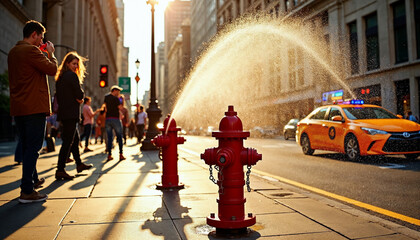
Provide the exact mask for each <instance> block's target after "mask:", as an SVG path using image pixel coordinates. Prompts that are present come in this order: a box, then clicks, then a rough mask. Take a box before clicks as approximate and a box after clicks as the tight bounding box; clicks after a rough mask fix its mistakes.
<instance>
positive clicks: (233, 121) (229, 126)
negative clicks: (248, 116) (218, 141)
mask: <svg viewBox="0 0 420 240" xmlns="http://www.w3.org/2000/svg"><path fill="white" fill-rule="evenodd" d="M242 130H243V127H242V121H241V119H240V118H239V117H238V116H237V113H236V112H235V111H234V110H233V106H229V108H228V111H227V112H225V116H224V117H223V118H222V120H221V121H220V124H219V131H218V132H213V137H216V138H217V137H243V138H246V137H249V132H243V131H242ZM226 134H227V135H226Z"/></svg>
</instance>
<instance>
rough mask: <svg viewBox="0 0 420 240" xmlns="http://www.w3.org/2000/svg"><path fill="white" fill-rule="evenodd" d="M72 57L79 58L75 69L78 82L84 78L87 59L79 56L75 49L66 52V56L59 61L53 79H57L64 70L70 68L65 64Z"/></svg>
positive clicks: (81, 81)
mask: <svg viewBox="0 0 420 240" xmlns="http://www.w3.org/2000/svg"><path fill="white" fill-rule="evenodd" d="M74 59H77V60H79V67H78V68H77V69H76V75H77V77H78V78H79V82H80V84H82V83H83V79H84V78H85V75H86V67H85V62H86V61H87V59H86V58H84V57H82V56H80V55H79V54H77V52H75V51H73V52H69V53H67V54H66V56H64V59H63V61H62V62H61V64H60V66H59V67H58V70H57V74H56V75H55V81H58V80H59V79H60V77H61V75H63V73H64V72H66V71H68V70H70V69H69V67H68V66H67V64H69V63H70V62H71V61H73V60H74Z"/></svg>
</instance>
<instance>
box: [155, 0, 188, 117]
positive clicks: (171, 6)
mask: <svg viewBox="0 0 420 240" xmlns="http://www.w3.org/2000/svg"><path fill="white" fill-rule="evenodd" d="M164 15H165V56H166V71H165V73H166V75H165V80H164V82H165V85H167V90H166V91H167V97H166V98H165V102H164V103H163V105H161V108H162V109H165V110H167V111H169V112H172V110H173V109H172V107H173V104H174V103H175V100H176V97H177V96H176V94H177V93H178V92H179V91H180V90H181V89H179V87H180V84H179V83H178V82H179V81H180V80H179V78H180V76H179V75H177V76H176V77H175V75H173V74H174V73H176V74H181V70H180V69H181V67H179V66H178V67H176V66H177V65H181V64H182V60H181V59H182V57H179V61H181V62H180V63H177V64H175V63H173V64H171V63H170V59H169V58H170V56H169V55H170V54H171V49H172V47H173V46H180V45H179V44H178V43H177V41H179V34H180V33H181V31H182V28H181V27H182V24H183V22H184V20H185V19H190V16H191V1H189V0H188V1H181V0H175V1H171V2H169V3H168V6H167V7H166V9H165V14H164ZM188 34H189V33H188ZM181 35H182V33H181ZM181 38H182V37H181ZM182 39H184V40H185V36H184V37H183V38H182ZM188 41H190V40H188ZM183 42H184V43H185V42H186V41H183ZM175 49H176V51H172V58H177V59H178V57H176V54H175V52H178V50H179V49H177V48H175ZM179 51H180V50H179ZM188 51H191V50H190V49H189V50H188ZM178 53H180V54H182V53H181V52H178ZM184 53H185V50H184ZM182 68H183V67H182ZM171 74H172V75H171ZM175 79H176V80H175ZM175 88H176V89H175Z"/></svg>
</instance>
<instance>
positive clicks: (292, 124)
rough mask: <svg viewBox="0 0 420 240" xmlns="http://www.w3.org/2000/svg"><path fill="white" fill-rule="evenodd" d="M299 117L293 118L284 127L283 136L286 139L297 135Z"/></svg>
mask: <svg viewBox="0 0 420 240" xmlns="http://www.w3.org/2000/svg"><path fill="white" fill-rule="evenodd" d="M298 122H299V119H297V118H292V119H290V121H289V122H288V123H287V124H286V125H285V126H284V127H283V136H284V139H286V140H288V139H289V138H295V137H296V129H297V124H298Z"/></svg>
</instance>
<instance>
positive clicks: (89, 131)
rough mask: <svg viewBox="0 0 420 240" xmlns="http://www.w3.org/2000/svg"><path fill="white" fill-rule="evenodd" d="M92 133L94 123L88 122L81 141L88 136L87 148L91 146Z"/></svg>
mask: <svg viewBox="0 0 420 240" xmlns="http://www.w3.org/2000/svg"><path fill="white" fill-rule="evenodd" d="M91 133H92V124H86V125H85V128H84V131H83V135H82V137H81V138H80V141H83V138H84V137H85V138H86V141H85V148H87V147H88V146H89V138H90V134H91Z"/></svg>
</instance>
